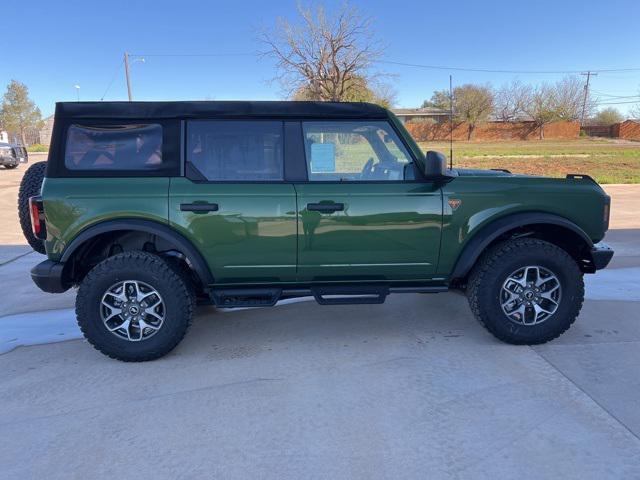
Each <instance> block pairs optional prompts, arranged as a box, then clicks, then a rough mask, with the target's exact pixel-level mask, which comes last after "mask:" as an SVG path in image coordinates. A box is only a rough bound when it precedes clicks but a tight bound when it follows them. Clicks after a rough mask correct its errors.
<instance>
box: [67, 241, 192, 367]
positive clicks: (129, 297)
mask: <svg viewBox="0 0 640 480" xmlns="http://www.w3.org/2000/svg"><path fill="white" fill-rule="evenodd" d="M194 307H195V298H194V295H193V291H192V290H190V289H189V288H188V284H187V283H186V282H185V280H184V279H183V277H182V276H181V275H180V273H179V272H177V271H176V270H175V269H174V268H172V267H171V266H170V265H169V264H168V263H166V262H165V261H164V260H162V259H161V258H160V257H158V256H157V255H153V254H151V253H147V252H140V251H132V252H124V253H120V254H118V255H114V256H112V257H109V258H107V259H106V260H104V261H102V262H101V263H99V264H98V265H96V266H95V267H94V268H93V269H92V270H91V271H90V272H89V273H88V274H87V276H86V277H85V279H84V280H83V281H82V283H81V285H80V288H79V290H78V296H77V297H76V317H77V320H78V325H79V326H80V329H81V330H82V333H83V334H84V336H85V337H86V339H87V340H88V341H89V342H90V343H91V344H92V345H93V346H94V347H95V348H96V349H97V350H99V351H101V352H102V353H104V354H105V355H107V356H109V357H111V358H115V359H118V360H123V361H127V362H141V361H146V360H154V359H156V358H159V357H162V356H163V355H166V354H167V353H169V352H170V351H171V350H173V348H175V346H176V345H178V343H179V342H180V341H181V340H182V338H183V337H184V335H185V333H186V331H187V328H188V327H189V325H190V323H191V319H192V316H193V310H194Z"/></svg>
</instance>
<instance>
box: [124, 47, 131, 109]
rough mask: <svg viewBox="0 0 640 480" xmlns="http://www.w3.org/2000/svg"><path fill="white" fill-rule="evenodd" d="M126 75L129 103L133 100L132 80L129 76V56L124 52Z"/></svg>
mask: <svg viewBox="0 0 640 480" xmlns="http://www.w3.org/2000/svg"><path fill="white" fill-rule="evenodd" d="M124 75H125V77H126V78H127V94H128V95H129V101H131V100H133V95H131V78H130V76H129V54H128V53H127V52H124Z"/></svg>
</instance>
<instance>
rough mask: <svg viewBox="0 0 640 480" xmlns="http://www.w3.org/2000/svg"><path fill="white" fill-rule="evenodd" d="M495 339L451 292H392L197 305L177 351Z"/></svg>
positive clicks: (226, 352)
mask: <svg viewBox="0 0 640 480" xmlns="http://www.w3.org/2000/svg"><path fill="white" fill-rule="evenodd" d="M398 341H401V342H402V343H407V342H409V343H414V344H416V345H426V344H429V343H435V342H437V343H443V342H444V343H448V342H451V343H454V342H455V343H456V344H476V345H481V344H484V345H489V344H493V345H495V344H498V343H499V342H497V341H496V340H495V339H494V338H493V337H492V336H491V335H490V334H489V333H488V332H487V331H486V330H485V329H484V328H483V327H482V326H481V325H480V324H479V323H478V322H476V321H475V319H474V318H473V316H472V314H471V312H470V310H469V307H468V304H467V300H466V298H465V297H464V296H462V295H455V294H437V295H420V294H403V295H391V296H389V297H388V299H387V301H386V302H385V303H384V304H382V305H341V306H320V305H318V304H316V303H315V301H314V300H309V301H303V302H299V303H294V304H289V305H281V306H277V307H275V308H256V309H247V310H239V311H223V310H219V309H216V308H214V307H200V308H199V309H198V311H197V315H196V318H195V320H194V325H193V326H192V328H191V331H190V332H189V334H188V335H187V336H186V337H185V339H184V340H183V342H182V343H181V345H180V346H179V347H178V349H177V351H176V352H177V354H179V355H188V356H200V355H203V353H204V354H205V355H207V356H208V357H209V358H216V359H225V358H228V359H231V358H237V357H248V356H255V355H259V354H260V353H261V352H267V351H272V350H277V349H289V348H290V347H292V346H300V345H301V344H302V345H309V346H313V348H319V347H320V348H321V347H322V345H323V344H325V345H329V346H331V345H334V346H335V345H340V346H345V347H346V346H348V345H353V344H358V343H375V342H378V343H384V342H391V343H397V342H398Z"/></svg>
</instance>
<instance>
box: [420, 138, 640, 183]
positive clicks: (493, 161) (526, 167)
mask: <svg viewBox="0 0 640 480" xmlns="http://www.w3.org/2000/svg"><path fill="white" fill-rule="evenodd" d="M420 147H421V148H422V149H423V150H425V151H426V150H438V151H440V152H442V153H444V154H446V156H447V158H448V157H449V143H448V142H426V143H420ZM453 158H454V161H453V164H454V167H466V168H506V169H508V170H510V171H512V172H513V173H525V174H530V175H545V176H551V177H564V176H565V175H566V174H567V173H583V174H587V175H591V176H592V177H594V178H595V179H596V180H597V181H598V182H600V183H640V142H623V141H618V140H606V139H579V140H562V141H559V140H528V141H503V142H454V143H453Z"/></svg>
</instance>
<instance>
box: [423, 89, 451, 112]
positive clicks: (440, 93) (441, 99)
mask: <svg viewBox="0 0 640 480" xmlns="http://www.w3.org/2000/svg"><path fill="white" fill-rule="evenodd" d="M450 101H451V100H450V98H449V92H448V91H446V90H436V91H435V92H433V95H431V99H430V100H425V101H424V102H422V108H439V109H441V110H449V108H450Z"/></svg>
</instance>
